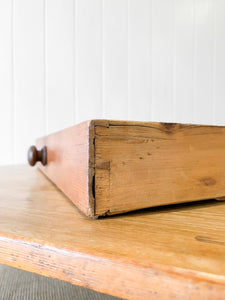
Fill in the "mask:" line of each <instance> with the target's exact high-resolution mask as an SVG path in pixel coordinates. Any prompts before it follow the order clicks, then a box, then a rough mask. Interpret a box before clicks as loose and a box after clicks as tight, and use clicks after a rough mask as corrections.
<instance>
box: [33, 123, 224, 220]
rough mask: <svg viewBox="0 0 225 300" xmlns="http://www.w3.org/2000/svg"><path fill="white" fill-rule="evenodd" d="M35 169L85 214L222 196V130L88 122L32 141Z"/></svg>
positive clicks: (115, 211) (94, 216)
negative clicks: (39, 153) (38, 159)
mask: <svg viewBox="0 0 225 300" xmlns="http://www.w3.org/2000/svg"><path fill="white" fill-rule="evenodd" d="M43 146H47V151H48V165H47V167H43V166H42V165H41V164H39V168H40V169H41V170H42V171H43V172H44V173H45V174H46V175H47V176H48V177H49V178H50V179H51V180H52V181H53V182H54V183H55V184H56V185H57V186H58V187H59V188H60V189H61V190H62V191H63V192H64V193H65V194H66V195H67V196H68V197H69V198H70V199H71V200H72V201H73V203H75V204H76V205H77V207H78V208H79V209H80V210H81V211H82V212H83V213H84V214H86V215H87V216H89V217H91V218H97V217H99V216H107V215H113V214H119V213H123V212H127V211H132V210H136V209H142V208H147V207H153V206H159V205H167V204H174V203H181V202H190V201H198V200H202V199H211V198H221V197H224V195H225V173H224V166H225V155H224V149H225V127H222V126H221V127H220V126H202V125H185V124H174V123H153V122H131V121H110V120H91V121H88V122H84V123H81V124H79V125H76V126H73V127H71V128H68V129H65V130H62V131H60V132H58V133H55V134H51V135H49V136H46V137H44V138H41V139H39V140H38V141H37V147H38V148H39V149H41V148H42V147H43Z"/></svg>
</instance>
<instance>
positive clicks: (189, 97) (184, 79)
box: [173, 0, 194, 123]
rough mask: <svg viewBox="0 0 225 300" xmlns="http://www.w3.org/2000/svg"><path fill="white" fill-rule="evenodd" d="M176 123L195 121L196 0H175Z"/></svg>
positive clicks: (174, 95) (174, 94)
mask: <svg viewBox="0 0 225 300" xmlns="http://www.w3.org/2000/svg"><path fill="white" fill-rule="evenodd" d="M174 8H175V10H174V25H175V28H174V30H175V32H174V35H175V37H174V38H175V49H174V68H175V69H174V76H175V84H174V86H173V87H174V93H173V97H174V110H175V116H174V119H175V120H174V121H176V122H183V123H191V122H192V120H193V107H194V103H193V85H194V0H189V1H186V0H175V7H174Z"/></svg>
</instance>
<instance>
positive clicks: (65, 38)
mask: <svg viewBox="0 0 225 300" xmlns="http://www.w3.org/2000/svg"><path fill="white" fill-rule="evenodd" d="M45 1H46V11H45V18H46V20H45V24H46V32H45V43H46V45H45V49H46V50H45V51H46V82H45V86H46V103H47V112H46V116H47V131H48V132H49V133H50V132H53V131H56V130H60V129H63V128H65V127H68V126H71V125H72V124H73V122H74V88H73V85H74V69H73V68H74V63H73V60H74V56H73V55H74V53H73V49H74V48H73V41H74V32H73V31H74V26H73V25H74V22H73V17H74V1H73V0H45Z"/></svg>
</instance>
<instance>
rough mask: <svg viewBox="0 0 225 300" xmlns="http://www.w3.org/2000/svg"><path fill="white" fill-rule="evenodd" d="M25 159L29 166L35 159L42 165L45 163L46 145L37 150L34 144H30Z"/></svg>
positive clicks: (33, 163) (32, 164)
mask: <svg viewBox="0 0 225 300" xmlns="http://www.w3.org/2000/svg"><path fill="white" fill-rule="evenodd" d="M27 160H28V162H29V164H30V165H31V166H34V165H35V164H36V162H37V161H40V162H41V163H42V165H43V166H46V165H47V147H43V148H42V149H41V150H37V148H36V147H35V146H31V147H30V148H29V150H28V153H27Z"/></svg>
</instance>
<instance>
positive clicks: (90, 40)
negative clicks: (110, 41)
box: [75, 0, 102, 122]
mask: <svg viewBox="0 0 225 300" xmlns="http://www.w3.org/2000/svg"><path fill="white" fill-rule="evenodd" d="M75 28H76V34H75V37H76V60H75V67H76V87H75V89H76V100H77V105H76V108H75V109H76V122H80V121H84V120H88V119H92V118H101V117H102V0H77V3H76V22H75Z"/></svg>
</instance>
